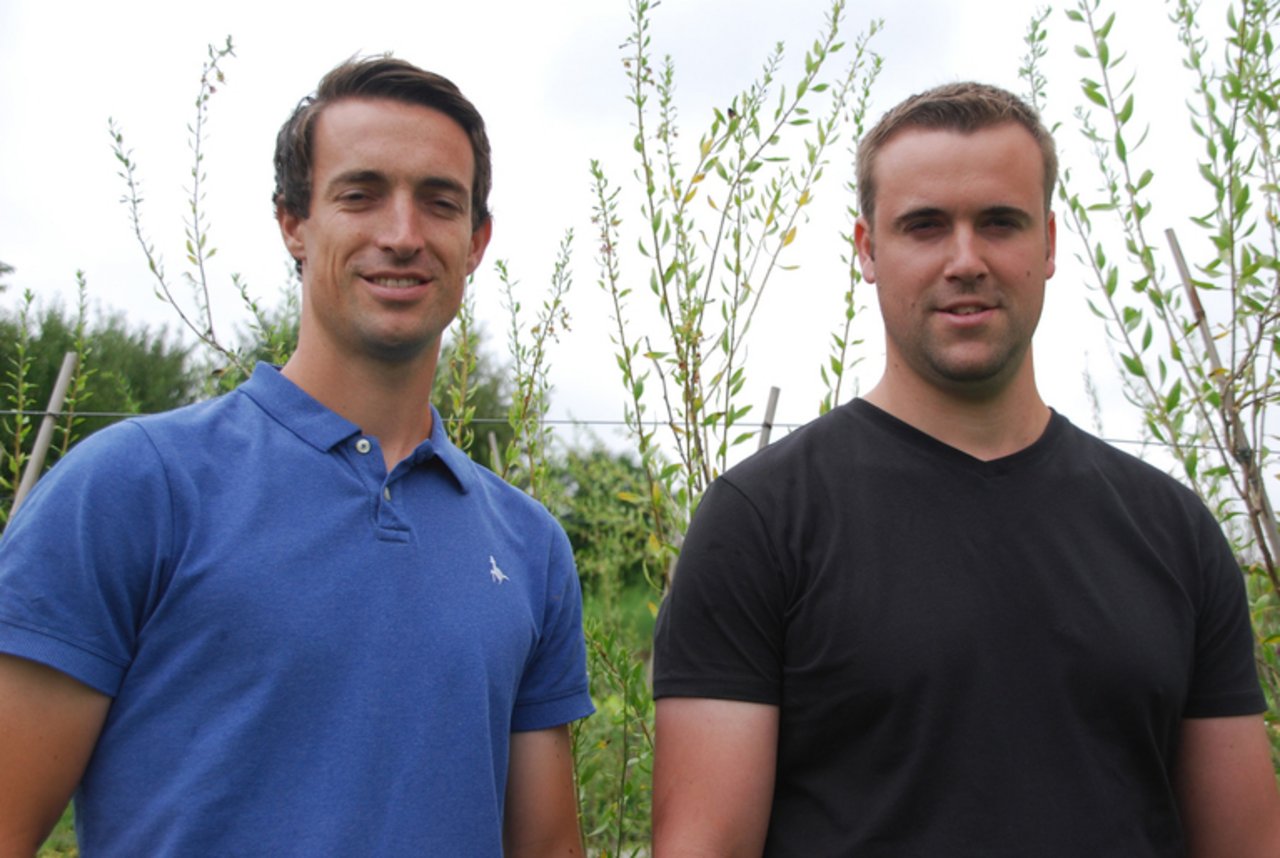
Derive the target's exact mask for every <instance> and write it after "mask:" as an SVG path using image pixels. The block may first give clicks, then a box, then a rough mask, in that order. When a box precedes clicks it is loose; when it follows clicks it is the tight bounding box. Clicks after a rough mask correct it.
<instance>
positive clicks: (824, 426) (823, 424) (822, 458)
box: [722, 399, 872, 487]
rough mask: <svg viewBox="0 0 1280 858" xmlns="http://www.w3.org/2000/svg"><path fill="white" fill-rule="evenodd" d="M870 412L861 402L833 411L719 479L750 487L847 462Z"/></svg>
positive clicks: (865, 431)
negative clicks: (828, 465)
mask: <svg viewBox="0 0 1280 858" xmlns="http://www.w3.org/2000/svg"><path fill="white" fill-rule="evenodd" d="M870 410H871V407H870V406H868V405H867V404H866V402H864V401H863V400H861V399H854V400H852V401H850V402H847V403H845V404H844V405H841V406H839V407H837V408H833V409H831V410H830V411H828V412H827V413H826V414H823V415H821V416H819V417H816V418H814V419H813V420H810V421H809V422H808V423H805V424H804V425H803V426H801V427H799V428H798V429H796V430H795V431H793V432H790V433H788V434H787V435H785V436H783V437H781V438H779V439H778V440H776V441H773V442H772V443H770V444H769V445H768V446H766V447H763V448H761V449H760V450H757V451H756V452H754V453H752V454H751V455H750V456H748V457H747V458H745V459H743V460H742V461H741V462H739V463H737V464H736V465H734V466H733V467H731V468H729V469H728V470H726V471H725V472H724V475H723V477H722V479H724V480H725V481H726V482H728V483H731V484H733V485H735V486H739V487H745V486H753V485H757V484H759V483H761V482H774V481H775V480H777V479H778V478H779V477H780V476H783V475H786V474H796V473H798V472H802V471H805V470H812V469H822V468H824V467H825V464H824V463H827V462H830V461H832V460H833V459H837V458H838V459H844V460H847V458H848V457H849V456H850V455H851V454H852V453H853V452H854V451H856V450H857V449H859V447H860V446H861V445H862V444H863V443H864V442H865V440H866V438H867V436H868V430H869V429H870V428H871V419H870V418H871V417H872V415H871V414H870V413H869V412H870Z"/></svg>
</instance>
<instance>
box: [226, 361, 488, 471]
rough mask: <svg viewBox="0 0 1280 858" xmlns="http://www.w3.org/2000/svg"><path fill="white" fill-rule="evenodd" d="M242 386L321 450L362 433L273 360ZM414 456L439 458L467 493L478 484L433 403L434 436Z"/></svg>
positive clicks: (256, 369) (416, 460) (259, 367)
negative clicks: (272, 363) (320, 401)
mask: <svg viewBox="0 0 1280 858" xmlns="http://www.w3.org/2000/svg"><path fill="white" fill-rule="evenodd" d="M239 390H240V392H242V393H244V394H245V395H246V396H248V397H249V398H250V399H252V400H253V401H254V402H255V403H256V404H257V405H258V407H259V408H261V409H262V410H263V411H265V412H266V413H267V414H269V415H270V416H271V417H272V418H273V419H274V420H275V421H276V422H278V423H279V424H280V425H282V426H284V427H285V428H286V429H288V430H289V431H290V432H292V433H293V434H295V435H297V436H298V437H299V438H301V439H302V440H303V441H305V442H306V443H307V444H310V445H311V446H312V447H315V448H316V449H317V450H319V451H321V452H325V453H327V452H329V451H330V450H332V449H333V448H334V447H336V446H337V445H338V444H341V443H342V442H343V441H345V440H347V439H348V438H350V437H352V436H353V435H359V434H360V427H359V426H357V425H356V424H354V423H352V422H351V421H350V420H348V419H346V418H345V417H342V416H340V415H338V414H335V413H334V412H332V411H330V410H329V409H328V408H326V407H325V406H323V405H321V404H320V403H319V402H317V401H316V400H315V399H314V398H313V397H312V396H311V395H310V394H309V393H307V392H306V391H305V390H303V389H302V388H300V387H298V386H297V385H296V384H294V383H293V382H292V381H290V380H289V379H287V378H285V376H284V374H283V373H281V372H280V370H279V368H277V367H274V366H272V365H271V364H268V363H264V362H261V361H260V362H259V363H258V365H257V366H256V367H254V370H253V375H252V376H250V377H249V380H248V381H246V382H245V383H244V384H242V385H240V388H239ZM432 454H434V456H433V455H432ZM411 458H413V459H414V463H415V464H422V463H425V462H428V461H430V460H431V459H432V458H437V459H439V460H440V462H441V464H443V465H444V466H445V468H446V469H447V470H448V471H449V473H451V474H452V475H453V477H454V479H455V480H457V483H458V488H459V489H461V490H462V491H463V492H464V493H466V492H469V491H471V489H472V488H474V486H475V481H476V475H475V468H476V465H475V463H474V462H472V461H471V459H470V458H469V457H468V456H467V454H466V453H464V452H462V451H461V450H459V449H458V448H457V447H455V446H454V445H453V443H452V442H451V441H450V440H449V436H448V435H447V433H446V432H445V431H444V421H443V420H442V419H440V412H438V411H437V410H436V407H435V406H434V405H432V406H431V437H430V438H428V439H427V440H426V441H423V442H422V444H420V445H419V446H418V449H417V450H415V451H414V452H413V454H412V455H411Z"/></svg>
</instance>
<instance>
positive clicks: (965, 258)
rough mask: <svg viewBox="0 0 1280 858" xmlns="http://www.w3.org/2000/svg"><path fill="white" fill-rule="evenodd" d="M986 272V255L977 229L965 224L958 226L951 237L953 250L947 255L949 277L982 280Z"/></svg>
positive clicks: (964, 280)
mask: <svg viewBox="0 0 1280 858" xmlns="http://www.w3.org/2000/svg"><path fill="white" fill-rule="evenodd" d="M986 274H987V261H986V256H985V255H984V248H983V244H982V240H981V238H980V237H979V235H978V234H977V231H976V230H974V229H973V227H971V226H968V225H965V224H961V225H960V226H957V227H956V229H955V231H954V233H953V234H952V237H951V252H950V254H949V255H948V256H947V265H946V271H945V275H946V277H947V279H949V280H960V281H962V282H965V283H969V282H974V281H978V280H981V279H982V278H983V277H985V276H986Z"/></svg>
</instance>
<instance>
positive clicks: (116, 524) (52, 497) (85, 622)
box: [0, 423, 171, 695]
mask: <svg viewBox="0 0 1280 858" xmlns="http://www.w3.org/2000/svg"><path fill="white" fill-rule="evenodd" d="M168 497H169V495H168V490H167V487H166V483H165V480H164V478H163V470H162V468H161V466H160V463H159V460H158V456H157V454H156V452H155V449H154V447H153V446H152V444H151V442H150V439H149V438H148V437H147V435H146V433H145V432H144V431H143V430H142V429H141V428H140V427H138V426H136V425H134V424H131V423H126V424H121V425H117V426H114V427H110V428H108V429H105V430H103V431H101V432H99V433H97V434H95V435H93V436H91V437H89V438H87V439H86V440H84V441H83V442H81V443H80V444H79V445H77V446H76V447H75V449H73V450H72V451H71V452H70V453H69V454H68V455H67V456H65V457H64V458H62V459H61V460H60V461H59V462H58V463H57V465H55V466H54V467H53V468H52V469H51V470H50V471H49V473H48V474H46V475H45V476H44V477H43V478H42V479H41V480H40V482H39V483H37V485H36V487H35V489H34V490H33V491H32V493H31V494H30V496H29V497H28V499H27V502H26V503H25V504H24V505H23V507H22V508H21V510H19V512H18V514H17V515H16V516H14V518H13V520H12V521H11V522H10V523H9V527H8V528H7V529H6V530H5V532H4V534H3V536H2V537H0V652H5V653H8V654H10V655H16V656H20V657H22V658H27V659H31V660H33V661H38V662H41V663H43V664H46V665H48V666H50V667H53V668H56V669H58V670H61V671H62V672H64V673H66V674H68V675H70V676H72V677H74V678H75V679H78V680H80V681H81V682H83V683H85V684H86V685H89V686H91V687H92V688H95V689H97V690H98V691H101V692H103V693H104V694H109V695H114V694H115V693H116V692H117V691H118V690H119V687H120V683H121V681H122V680H123V678H124V674H125V672H126V670H127V669H128V667H129V664H130V662H131V660H132V657H133V653H134V651H135V648H136V640H137V636H138V632H139V629H140V628H141V626H142V624H143V622H144V617H145V615H146V613H147V611H148V609H149V605H150V604H151V603H152V600H153V599H154V598H155V596H156V593H157V581H158V580H159V577H160V570H161V568H162V567H163V565H164V561H163V554H164V550H163V549H162V548H161V547H160V546H162V545H167V544H168V540H169V533H170V531H171V527H170V521H171V516H170V514H169V500H168Z"/></svg>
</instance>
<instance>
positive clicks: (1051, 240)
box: [1044, 211, 1058, 280]
mask: <svg viewBox="0 0 1280 858" xmlns="http://www.w3.org/2000/svg"><path fill="white" fill-rule="evenodd" d="M1045 231H1046V234H1045V239H1046V241H1045V244H1046V245H1047V246H1048V247H1047V250H1048V253H1049V256H1048V259H1047V260H1046V264H1045V267H1044V279H1045V280H1048V279H1049V278H1050V277H1052V276H1053V272H1054V271H1056V270H1057V268H1058V263H1057V260H1056V255H1057V252H1058V219H1057V218H1055V217H1054V216H1053V212H1052V211H1051V212H1049V217H1048V219H1047V220H1046V221H1045Z"/></svg>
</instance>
